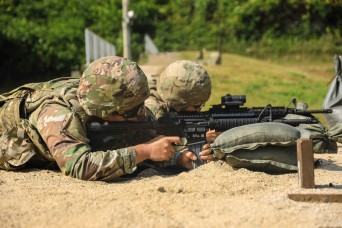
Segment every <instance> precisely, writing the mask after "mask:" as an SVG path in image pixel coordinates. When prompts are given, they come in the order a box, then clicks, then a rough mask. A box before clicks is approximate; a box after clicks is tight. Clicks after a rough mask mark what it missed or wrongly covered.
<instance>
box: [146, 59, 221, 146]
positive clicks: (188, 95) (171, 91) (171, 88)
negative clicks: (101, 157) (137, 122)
mask: <svg viewBox="0 0 342 228" xmlns="http://www.w3.org/2000/svg"><path fill="white" fill-rule="evenodd" d="M148 83H149V88H150V96H149V98H147V99H146V101H145V106H146V107H147V108H148V109H149V110H151V112H152V113H153V114H154V115H155V116H156V118H160V117H162V116H163V115H164V114H165V113H167V112H180V111H188V112H196V111H200V109H201V108H202V107H203V106H204V104H205V102H206V101H208V99H209V97H210V94H211V80H210V77H209V74H208V73H207V71H206V70H205V69H204V68H203V67H202V66H201V65H199V64H198V63H196V62H193V61H190V60H178V61H176V62H173V63H171V64H170V65H168V66H167V67H166V68H165V70H164V71H163V72H162V73H161V74H160V75H152V76H151V77H150V78H149V80H148ZM218 134H219V132H215V131H214V130H210V131H208V132H207V134H206V138H207V141H208V142H213V141H214V140H215V138H216V137H217V136H218ZM203 149H207V147H205V148H203Z"/></svg>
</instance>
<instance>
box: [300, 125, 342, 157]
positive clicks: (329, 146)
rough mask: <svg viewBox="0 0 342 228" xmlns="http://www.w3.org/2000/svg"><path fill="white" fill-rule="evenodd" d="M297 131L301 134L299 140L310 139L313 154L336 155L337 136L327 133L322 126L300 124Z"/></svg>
mask: <svg viewBox="0 0 342 228" xmlns="http://www.w3.org/2000/svg"><path fill="white" fill-rule="evenodd" d="M297 129H298V130H299V131H300V133H301V138H306V139H312V149H313V152H314V153H337V143H336V141H337V135H338V134H337V135H336V134H335V133H334V132H329V130H328V129H327V128H326V127H324V125H323V124H320V123H319V124H300V125H299V126H298V127H297ZM337 130H338V129H337ZM341 130H342V126H341ZM336 132H338V131H336ZM340 132H341V131H340Z"/></svg>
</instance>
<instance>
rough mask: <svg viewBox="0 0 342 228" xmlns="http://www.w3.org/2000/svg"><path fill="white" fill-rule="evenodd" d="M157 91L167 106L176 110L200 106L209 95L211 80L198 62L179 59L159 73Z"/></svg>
mask: <svg viewBox="0 0 342 228" xmlns="http://www.w3.org/2000/svg"><path fill="white" fill-rule="evenodd" d="M157 91H158V93H159V95H160V97H161V99H162V100H163V101H164V102H165V103H166V105H167V106H168V107H169V108H173V109H175V110H177V111H181V110H184V109H186V108H187V107H189V106H194V107H199V108H200V107H202V106H203V105H204V103H205V102H206V101H207V100H208V99H209V97H210V93H211V81H210V77H209V75H208V73H207V71H206V70H205V69H204V68H203V67H202V66H201V65H199V64H198V63H196V62H193V61H189V60H179V61H176V62H174V63H171V64H170V65H168V66H167V67H166V69H165V70H164V71H163V72H162V73H161V75H160V78H159V82H158V84H157Z"/></svg>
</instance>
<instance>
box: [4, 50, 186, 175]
mask: <svg viewBox="0 0 342 228" xmlns="http://www.w3.org/2000/svg"><path fill="white" fill-rule="evenodd" d="M148 96H149V91H148V85H147V79H146V76H145V75H144V73H143V72H142V70H141V69H140V68H139V66H138V65H137V64H136V63H135V62H132V61H130V60H127V59H125V58H122V57H117V56H109V57H104V58H101V59H98V60H95V61H94V62H93V63H91V64H90V66H89V67H88V68H87V69H86V70H85V72H84V73H83V75H82V77H81V79H76V78H59V79H55V80H52V81H49V82H45V83H31V84H26V85H24V86H21V87H19V88H17V89H15V90H13V91H11V92H9V93H6V94H2V95H0V117H1V119H0V150H1V151H0V168H2V169H6V170H16V169H20V168H23V167H25V166H30V165H33V166H34V167H38V166H39V167H46V166H47V165H49V164H51V163H53V164H57V165H58V167H59V169H60V170H61V171H62V172H63V173H64V174H65V175H68V176H71V177H75V178H79V179H84V180H105V181H110V180H113V179H115V178H117V177H119V176H122V175H124V174H130V173H132V172H133V171H134V170H135V169H136V165H137V164H138V163H141V162H142V161H144V160H147V159H149V160H152V161H164V160H168V159H170V158H171V157H172V155H173V154H174V153H175V150H176V149H175V147H174V146H173V143H176V144H178V143H181V141H180V138H179V137H164V136H158V137H156V138H154V139H152V140H150V141H148V142H145V143H142V144H138V145H135V144H134V141H131V142H130V146H126V147H122V148H118V149H113V150H107V151H94V150H93V149H92V148H91V146H90V144H89V139H88V138H87V133H86V127H85V126H86V122H87V121H88V120H90V119H91V118H100V119H102V120H106V121H136V120H137V117H140V116H143V115H144V106H143V104H144V100H145V99H146V98H147V97H148ZM133 145H135V146H133ZM189 153H190V152H189ZM189 153H183V154H182V157H181V159H179V164H180V165H182V166H184V167H189V166H191V156H188V154H189ZM183 155H184V156H183Z"/></svg>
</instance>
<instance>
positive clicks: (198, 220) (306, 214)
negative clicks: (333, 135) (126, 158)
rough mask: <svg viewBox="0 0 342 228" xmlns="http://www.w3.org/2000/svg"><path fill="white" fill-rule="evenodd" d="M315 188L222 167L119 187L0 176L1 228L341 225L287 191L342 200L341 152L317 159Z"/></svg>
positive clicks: (333, 214) (330, 209) (340, 215)
mask: <svg viewBox="0 0 342 228" xmlns="http://www.w3.org/2000/svg"><path fill="white" fill-rule="evenodd" d="M315 157H316V158H321V159H322V164H321V166H320V167H318V168H316V169H315V183H316V188H315V189H302V188H300V187H299V184H298V175H297V174H296V173H293V174H283V175H269V174H265V173H262V172H252V171H248V170H246V169H239V170H234V169H232V168H231V167H230V166H229V165H227V164H225V163H223V162H220V161H216V162H211V163H208V164H205V165H203V166H201V167H199V168H197V169H195V170H192V171H190V172H185V173H181V174H178V175H173V176H165V175H161V174H160V173H158V172H153V171H152V170H146V171H144V172H142V173H141V174H140V175H139V176H138V177H136V178H134V179H126V180H122V181H121V182H114V183H105V182H87V181H80V180H77V179H73V178H70V177H66V176H63V175H62V174H61V173H60V172H58V171H50V170H36V169H34V170H26V171H23V172H6V171H0V194H1V196H2V197H1V204H0V221H1V222H0V223H1V227H62V226H63V227H69V226H72V227H342V203H327V202H297V201H293V200H291V199H289V198H288V194H289V193H328V194H342V153H338V154H320V155H318V154H316V155H315Z"/></svg>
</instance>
